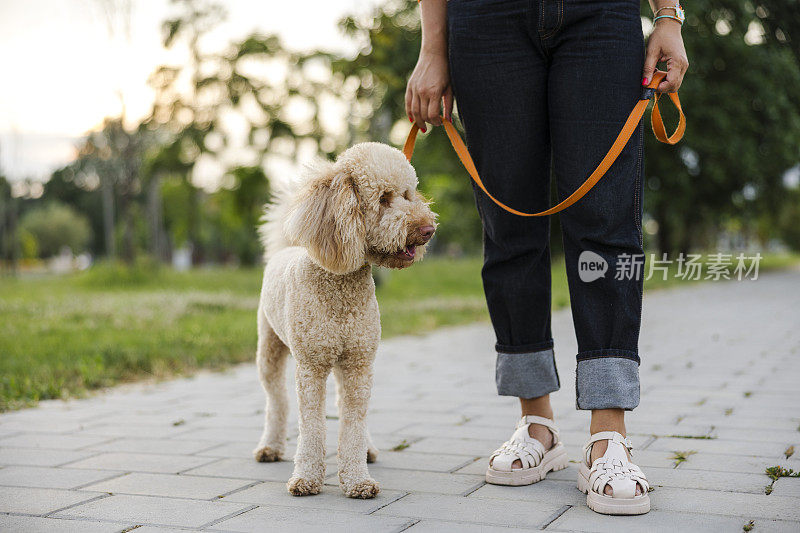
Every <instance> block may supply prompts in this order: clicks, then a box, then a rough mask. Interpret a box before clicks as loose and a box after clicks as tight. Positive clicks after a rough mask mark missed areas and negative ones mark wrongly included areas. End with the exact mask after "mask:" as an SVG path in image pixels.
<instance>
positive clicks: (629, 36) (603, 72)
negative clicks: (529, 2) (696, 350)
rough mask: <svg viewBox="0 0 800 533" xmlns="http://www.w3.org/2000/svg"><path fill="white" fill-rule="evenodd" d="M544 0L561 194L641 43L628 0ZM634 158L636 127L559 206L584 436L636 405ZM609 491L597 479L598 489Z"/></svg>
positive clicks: (590, 150) (616, 99)
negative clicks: (550, 19) (599, 271)
mask: <svg viewBox="0 0 800 533" xmlns="http://www.w3.org/2000/svg"><path fill="white" fill-rule="evenodd" d="M545 1H548V0H545ZM554 1H556V2H563V3H566V5H563V4H562V6H561V7H562V9H561V10H560V11H561V15H560V16H561V19H560V28H559V29H558V31H555V32H554V33H553V34H552V35H551V36H550V37H549V38H548V39H546V40H545V41H544V44H545V49H546V50H547V51H548V54H549V56H550V57H551V64H550V68H549V74H550V77H549V86H548V99H549V111H550V125H551V135H552V139H553V168H554V173H555V175H556V180H557V183H558V191H559V197H561V198H564V197H566V196H567V195H568V194H571V193H572V192H573V191H574V190H575V189H576V188H577V187H578V186H579V185H580V184H581V183H582V182H583V180H584V179H585V178H586V176H588V175H589V174H590V173H591V172H592V171H593V170H594V168H595V167H596V166H597V164H598V162H599V161H600V160H601V159H602V158H603V156H604V155H605V153H606V151H607V150H608V148H609V147H610V146H611V143H612V142H613V140H614V139H615V138H616V136H617V134H618V133H619V129H620V128H621V125H622V124H623V122H624V121H625V119H626V118H627V116H628V114H629V113H630V111H631V109H632V108H633V106H634V105H635V104H636V102H637V101H638V99H639V95H640V91H641V80H640V77H641V69H642V64H643V62H644V42H643V37H642V31H641V20H640V18H639V3H638V2H636V1H633V0H607V1H605V2H584V1H581V0H575V1H570V0H554ZM642 166H643V161H642V129H641V127H640V128H639V129H638V130H637V131H636V132H635V133H634V135H633V137H632V138H631V140H630V141H629V142H628V144H627V145H626V147H625V149H624V150H623V152H622V154H620V156H619V157H618V158H617V160H616V162H615V163H614V165H613V166H612V167H611V169H610V170H609V171H608V172H607V173H606V175H605V177H603V179H602V180H601V181H600V182H599V183H598V184H597V185H596V186H595V187H594V188H593V189H592V191H591V192H590V193H589V194H588V195H587V196H586V197H585V198H583V199H582V200H581V201H580V202H578V203H577V204H576V205H573V206H572V207H570V208H569V209H567V210H566V211H564V212H563V213H562V214H561V222H562V230H563V238H564V252H565V261H566V265H567V276H568V280H569V288H570V300H571V305H572V315H573V321H574V324H575V332H576V336H577V340H578V354H577V360H578V362H577V372H576V404H577V407H578V408H579V409H590V410H592V420H591V426H590V433H592V434H595V433H599V432H602V431H616V432H618V433H620V434H622V435H623V436H624V435H625V434H626V433H625V410H626V409H633V408H634V407H636V406H637V405H638V403H639V372H638V366H639V353H638V337H639V326H640V322H641V305H642V281H643V276H642V275H641V274H642V273H641V271H639V272H638V275H637V272H636V270H635V269H633V270H632V271H628V272H626V273H625V275H622V274H621V271H622V270H623V268H624V267H625V266H626V265H633V264H636V263H635V262H636V261H642V260H643V258H644V255H643V250H642V233H641V212H642V180H641V176H642ZM585 260H590V261H600V262H604V263H605V264H606V265H607V270H606V272H605V276H602V277H599V278H595V277H586V276H582V275H581V274H582V269H581V267H582V265H581V262H582V261H585ZM640 268H643V264H642V266H641V267H640ZM583 273H585V271H583ZM607 447H608V441H606V440H602V441H598V442H597V443H595V445H594V446H593V447H592V450H591V457H590V459H591V460H592V461H594V460H595V459H597V458H598V457H602V456H603V454H604V453H605V451H606V449H607ZM640 489H641V487H637V493H641V490H640ZM612 492H613V491H612V489H611V487H610V486H608V485H606V486H605V487H604V493H605V494H607V495H611V494H612Z"/></svg>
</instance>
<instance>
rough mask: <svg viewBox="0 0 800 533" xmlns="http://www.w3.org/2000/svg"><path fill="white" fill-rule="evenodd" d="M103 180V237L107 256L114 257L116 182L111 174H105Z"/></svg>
mask: <svg viewBox="0 0 800 533" xmlns="http://www.w3.org/2000/svg"><path fill="white" fill-rule="evenodd" d="M102 180H103V185H102V198H103V238H104V244H105V249H106V257H108V258H109V259H114V257H116V255H117V250H116V246H115V243H114V233H115V231H114V182H113V180H112V179H111V178H110V177H109V176H104V177H103V178H102Z"/></svg>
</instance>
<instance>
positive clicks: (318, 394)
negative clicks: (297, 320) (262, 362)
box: [286, 360, 331, 496]
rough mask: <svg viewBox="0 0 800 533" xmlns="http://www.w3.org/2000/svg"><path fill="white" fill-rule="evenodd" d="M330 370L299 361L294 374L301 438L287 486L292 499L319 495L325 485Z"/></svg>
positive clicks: (322, 366)
mask: <svg viewBox="0 0 800 533" xmlns="http://www.w3.org/2000/svg"><path fill="white" fill-rule="evenodd" d="M330 371H331V366H330V365H327V364H324V363H316V364H308V363H305V362H303V361H302V360H299V361H298V362H297V369H296V371H295V380H296V381H297V407H298V410H299V411H300V436H299V437H298V439H297V452H296V453H295V455H294V473H293V474H292V477H291V478H290V479H289V482H288V483H287V484H286V487H287V488H288V489H289V492H290V493H292V494H293V495H294V496H307V495H310V494H319V491H320V490H322V485H323V483H324V482H325V385H326V383H325V382H326V381H327V378H328V374H330Z"/></svg>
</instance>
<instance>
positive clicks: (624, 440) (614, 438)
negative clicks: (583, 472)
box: [583, 431, 633, 467]
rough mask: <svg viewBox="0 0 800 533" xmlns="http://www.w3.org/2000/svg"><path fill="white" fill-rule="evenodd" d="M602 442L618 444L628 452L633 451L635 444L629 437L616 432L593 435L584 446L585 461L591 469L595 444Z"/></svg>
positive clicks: (600, 432) (601, 432)
mask: <svg viewBox="0 0 800 533" xmlns="http://www.w3.org/2000/svg"><path fill="white" fill-rule="evenodd" d="M601 440H608V441H611V442H617V443H619V444H621V445H623V446H625V448H626V449H627V450H628V452H630V451H631V450H633V444H632V443H631V439H629V438H628V437H623V436H622V434H621V433H618V432H616V431H599V432H597V433H594V434H592V435H591V436H590V437H589V441H588V442H587V443H586V444H585V445H584V446H583V457H584V461H586V464H587V465H588V466H590V467H591V466H592V461H591V454H592V446H593V445H594V443H595V442H597V441H601Z"/></svg>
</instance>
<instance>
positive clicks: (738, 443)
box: [647, 433, 800, 460]
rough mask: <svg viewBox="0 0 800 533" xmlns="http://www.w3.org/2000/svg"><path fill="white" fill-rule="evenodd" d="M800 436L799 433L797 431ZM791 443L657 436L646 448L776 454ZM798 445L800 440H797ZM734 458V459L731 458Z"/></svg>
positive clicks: (727, 453) (738, 453) (735, 453)
mask: <svg viewBox="0 0 800 533" xmlns="http://www.w3.org/2000/svg"><path fill="white" fill-rule="evenodd" d="M798 437H800V433H798ZM788 444H791V443H782V442H769V441H761V442H751V441H742V440H726V439H712V440H698V439H674V438H658V439H656V440H655V441H654V442H653V443H652V444H650V445H649V446H648V447H647V449H648V450H652V451H673V450H696V451H698V452H709V453H719V454H723V455H755V454H759V455H777V454H780V453H783V451H784V450H785V449H786V446H787V445H788ZM798 446H800V441H799V442H798ZM732 460H734V459H732Z"/></svg>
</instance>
